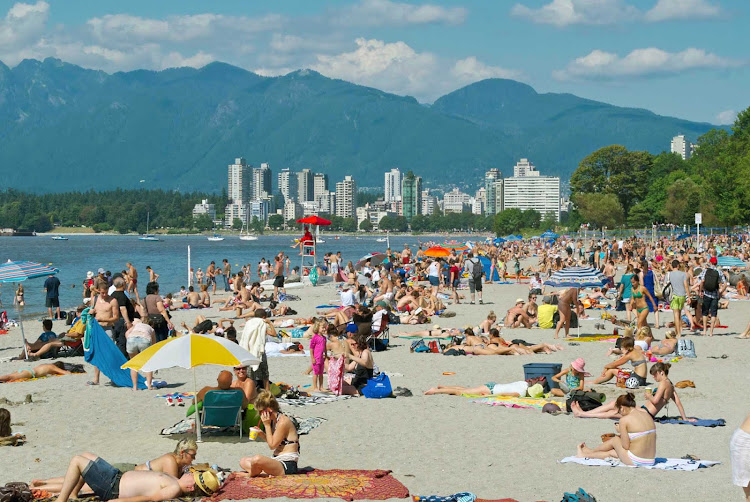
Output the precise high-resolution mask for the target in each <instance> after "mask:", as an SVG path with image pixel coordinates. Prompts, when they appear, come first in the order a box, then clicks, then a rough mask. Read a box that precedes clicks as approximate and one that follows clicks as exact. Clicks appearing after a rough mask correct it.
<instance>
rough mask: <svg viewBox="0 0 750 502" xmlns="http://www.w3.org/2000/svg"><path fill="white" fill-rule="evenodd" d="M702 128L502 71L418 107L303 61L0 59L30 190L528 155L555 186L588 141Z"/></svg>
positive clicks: (628, 140) (473, 163) (21, 172)
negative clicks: (261, 64)
mask: <svg viewBox="0 0 750 502" xmlns="http://www.w3.org/2000/svg"><path fill="white" fill-rule="evenodd" d="M713 127H714V126H712V125H711V124H707V123H696V122H690V121H686V120H680V119H677V118H672V117H664V116H659V115H656V114H654V113H652V112H650V111H647V110H643V109H635V108H622V107H617V106H613V105H609V104H606V103H602V102H597V101H592V100H588V99H584V98H580V97H577V96H574V95H572V94H552V93H549V94H539V93H537V92H536V91H535V90H534V89H533V88H532V87H530V86H528V85H526V84H523V83H520V82H516V81H513V80H504V79H488V80H483V81H480V82H477V83H474V84H471V85H468V86H466V87H463V88H461V89H458V90H456V91H454V92H452V93H450V94H447V95H445V96H443V97H441V98H439V99H438V100H437V101H435V103H433V104H432V105H425V104H421V103H419V102H418V101H417V100H416V99H414V98H412V97H408V96H407V97H404V96H397V95H394V94H389V93H386V92H383V91H379V90H377V89H373V88H370V87H363V86H360V85H356V84H352V83H349V82H346V81H343V80H336V79H331V78H327V77H325V76H323V75H321V74H319V73H317V72H314V71H311V70H299V71H295V72H292V73H289V74H288V75H284V76H281V77H263V76H260V75H257V74H255V73H252V72H250V71H246V70H244V69H241V68H238V67H235V66H231V65H228V64H224V63H211V64H209V65H207V66H204V67H203V68H200V69H194V68H173V69H167V70H163V71H147V70H136V71H131V72H118V73H114V74H108V73H105V72H102V71H97V70H90V69H85V68H81V67H79V66H76V65H73V64H68V63H65V62H62V61H60V60H58V59H52V58H48V59H45V60H44V61H37V60H31V59H27V60H24V61H22V62H21V63H19V64H18V65H17V66H16V67H14V68H12V69H11V68H9V67H8V66H6V65H4V64H3V63H2V62H0V175H2V179H3V180H4V183H3V186H4V187H5V188H9V187H12V188H18V189H23V190H31V191H34V192H59V191H67V190H88V189H96V190H99V189H110V188H115V187H122V188H139V187H144V186H148V187H154V188H157V187H158V188H165V189H180V190H193V189H200V190H207V191H214V190H220V189H221V188H223V187H226V176H227V174H226V173H227V170H226V166H227V164H230V163H232V162H233V161H234V158H235V157H245V158H246V159H247V160H248V162H250V163H251V164H253V165H258V164H260V163H261V162H268V163H270V164H271V168H272V169H273V170H274V171H278V170H280V169H281V168H285V167H289V168H292V169H293V170H298V169H302V168H310V169H312V170H313V171H314V172H325V173H327V174H328V175H329V179H330V180H331V182H332V183H335V182H336V181H338V180H339V179H341V178H342V177H343V176H344V175H347V174H351V175H353V176H354V177H355V179H356V180H357V184H358V185H359V186H382V184H383V173H384V172H385V171H387V170H389V169H391V168H392V167H400V168H401V169H402V171H405V170H413V171H414V172H415V173H416V174H417V175H421V176H423V177H424V179H425V181H426V182H427V183H428V184H432V185H433V186H436V185H443V186H447V185H450V184H456V185H459V186H467V187H469V188H471V187H476V186H477V185H478V184H479V183H480V180H481V179H482V177H483V173H484V171H486V170H488V169H489V168H492V167H497V168H499V169H500V170H501V171H502V172H503V174H504V175H505V176H509V175H512V168H513V165H514V164H515V162H517V160H518V159H519V158H521V157H526V158H529V159H530V160H531V161H532V162H533V163H534V164H536V166H537V168H538V169H539V170H540V171H541V173H542V174H544V175H557V176H560V177H561V178H562V179H563V180H564V181H567V180H568V178H569V177H570V174H571V173H572V172H573V171H574V170H575V168H576V166H577V165H578V162H579V161H580V160H581V159H582V158H583V157H585V156H586V155H588V154H589V153H591V152H592V151H594V150H596V149H598V148H600V147H602V146H606V145H610V144H621V145H624V146H626V147H627V148H629V149H638V150H648V151H651V152H653V153H659V152H661V151H663V150H668V149H669V142H670V140H671V138H672V136H674V135H676V134H680V133H681V134H685V135H687V136H688V138H689V139H691V140H693V141H695V140H696V139H697V137H698V136H700V135H701V134H703V133H705V132H707V131H708V130H710V129H712V128H713ZM141 180H144V182H141ZM275 183H276V182H275V180H274V185H275Z"/></svg>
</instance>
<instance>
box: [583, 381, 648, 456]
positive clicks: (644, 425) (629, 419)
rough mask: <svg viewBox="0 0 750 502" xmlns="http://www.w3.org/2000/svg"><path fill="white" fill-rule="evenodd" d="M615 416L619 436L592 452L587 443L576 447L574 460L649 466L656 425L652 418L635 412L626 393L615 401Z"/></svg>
mask: <svg viewBox="0 0 750 502" xmlns="http://www.w3.org/2000/svg"><path fill="white" fill-rule="evenodd" d="M615 406H616V408H617V412H618V414H619V415H620V416H622V419H620V421H619V422H618V423H616V424H615V431H616V432H617V433H618V434H620V435H619V436H615V437H613V438H612V439H610V440H608V441H605V442H604V443H602V444H600V445H599V446H597V447H596V448H594V449H591V448H589V447H587V446H586V443H581V444H579V445H578V453H577V455H576V456H578V457H585V458H599V459H607V458H619V459H620V461H621V462H622V463H623V464H625V465H633V466H644V467H645V466H652V465H654V463H655V460H654V459H655V458H656V425H655V424H654V419H653V418H652V416H651V415H650V414H649V413H648V412H647V411H646V410H644V409H642V408H636V405H635V397H634V396H633V394H632V393H630V392H628V393H627V394H624V395H622V396H620V397H618V398H617V401H616V402H615Z"/></svg>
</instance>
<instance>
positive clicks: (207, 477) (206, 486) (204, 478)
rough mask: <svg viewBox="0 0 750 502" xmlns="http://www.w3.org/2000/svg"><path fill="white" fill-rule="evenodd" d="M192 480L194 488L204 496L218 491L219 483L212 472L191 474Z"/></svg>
mask: <svg viewBox="0 0 750 502" xmlns="http://www.w3.org/2000/svg"><path fill="white" fill-rule="evenodd" d="M193 479H194V480H195V486H197V487H198V488H200V490H201V491H202V492H203V493H205V494H206V495H211V494H213V493H214V492H216V490H218V489H219V487H220V486H221V483H219V478H217V477H216V474H214V473H213V472H212V471H202V472H200V471H195V472H194V473H193Z"/></svg>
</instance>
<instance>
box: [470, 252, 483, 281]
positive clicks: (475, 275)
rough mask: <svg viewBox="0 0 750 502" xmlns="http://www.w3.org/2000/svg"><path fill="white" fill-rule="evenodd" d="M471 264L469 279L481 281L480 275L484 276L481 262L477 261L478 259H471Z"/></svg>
mask: <svg viewBox="0 0 750 502" xmlns="http://www.w3.org/2000/svg"><path fill="white" fill-rule="evenodd" d="M473 260H474V261H473V263H472V265H471V278H472V279H474V281H481V280H482V275H484V267H483V266H482V262H481V261H479V258H473Z"/></svg>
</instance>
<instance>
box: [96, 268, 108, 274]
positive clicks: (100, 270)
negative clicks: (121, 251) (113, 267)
mask: <svg viewBox="0 0 750 502" xmlns="http://www.w3.org/2000/svg"><path fill="white" fill-rule="evenodd" d="M96 272H97V273H98V274H102V275H104V272H106V271H105V270H104V269H103V268H100V269H99V270H97V271H96Z"/></svg>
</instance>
